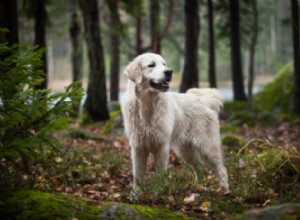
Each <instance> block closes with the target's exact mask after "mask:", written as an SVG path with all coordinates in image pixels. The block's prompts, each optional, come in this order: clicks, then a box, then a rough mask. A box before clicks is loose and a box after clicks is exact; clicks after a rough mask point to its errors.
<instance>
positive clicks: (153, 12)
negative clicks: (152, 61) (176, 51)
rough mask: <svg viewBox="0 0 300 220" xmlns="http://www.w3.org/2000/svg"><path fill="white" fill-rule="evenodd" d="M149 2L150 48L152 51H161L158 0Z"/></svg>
mask: <svg viewBox="0 0 300 220" xmlns="http://www.w3.org/2000/svg"><path fill="white" fill-rule="evenodd" d="M149 2H150V29H151V50H152V52H154V53H160V51H161V36H160V28H159V15H160V7H159V1H158V0H151V1H149Z"/></svg>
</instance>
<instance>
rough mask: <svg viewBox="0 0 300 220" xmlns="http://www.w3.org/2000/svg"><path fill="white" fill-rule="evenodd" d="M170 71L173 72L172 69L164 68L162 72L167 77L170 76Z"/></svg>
mask: <svg viewBox="0 0 300 220" xmlns="http://www.w3.org/2000/svg"><path fill="white" fill-rule="evenodd" d="M172 73H173V71H172V70H165V71H164V74H165V76H166V77H167V78H171V77H172Z"/></svg>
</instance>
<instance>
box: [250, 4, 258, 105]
mask: <svg viewBox="0 0 300 220" xmlns="http://www.w3.org/2000/svg"><path fill="white" fill-rule="evenodd" d="M251 4H252V14H253V24H252V25H251V26H252V29H251V33H252V36H251V39H250V48H249V52H250V55H249V77H248V78H249V79H248V98H249V100H251V99H252V88H253V82H254V58H255V47H256V41H257V35H258V11H257V2H256V0H252V3H251Z"/></svg>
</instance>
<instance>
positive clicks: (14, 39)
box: [0, 0, 19, 45]
mask: <svg viewBox="0 0 300 220" xmlns="http://www.w3.org/2000/svg"><path fill="white" fill-rule="evenodd" d="M0 28H6V29H8V30H9V32H7V33H0V43H5V42H8V43H9V44H10V45H12V44H15V43H19V35H18V33H19V32H18V14H17V1H16V0H10V1H7V0H0Z"/></svg>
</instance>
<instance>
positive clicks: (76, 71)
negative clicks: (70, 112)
mask: <svg viewBox="0 0 300 220" xmlns="http://www.w3.org/2000/svg"><path fill="white" fill-rule="evenodd" d="M70 38H71V45H72V57H71V63H72V77H73V82H76V81H82V78H83V70H82V63H83V53H82V52H83V50H82V47H83V45H82V34H81V28H80V23H79V21H78V13H77V0H71V24H70ZM79 86H80V87H81V86H82V82H80V84H79ZM79 110H80V103H78V105H77V106H75V111H76V113H77V114H78V113H79Z"/></svg>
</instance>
